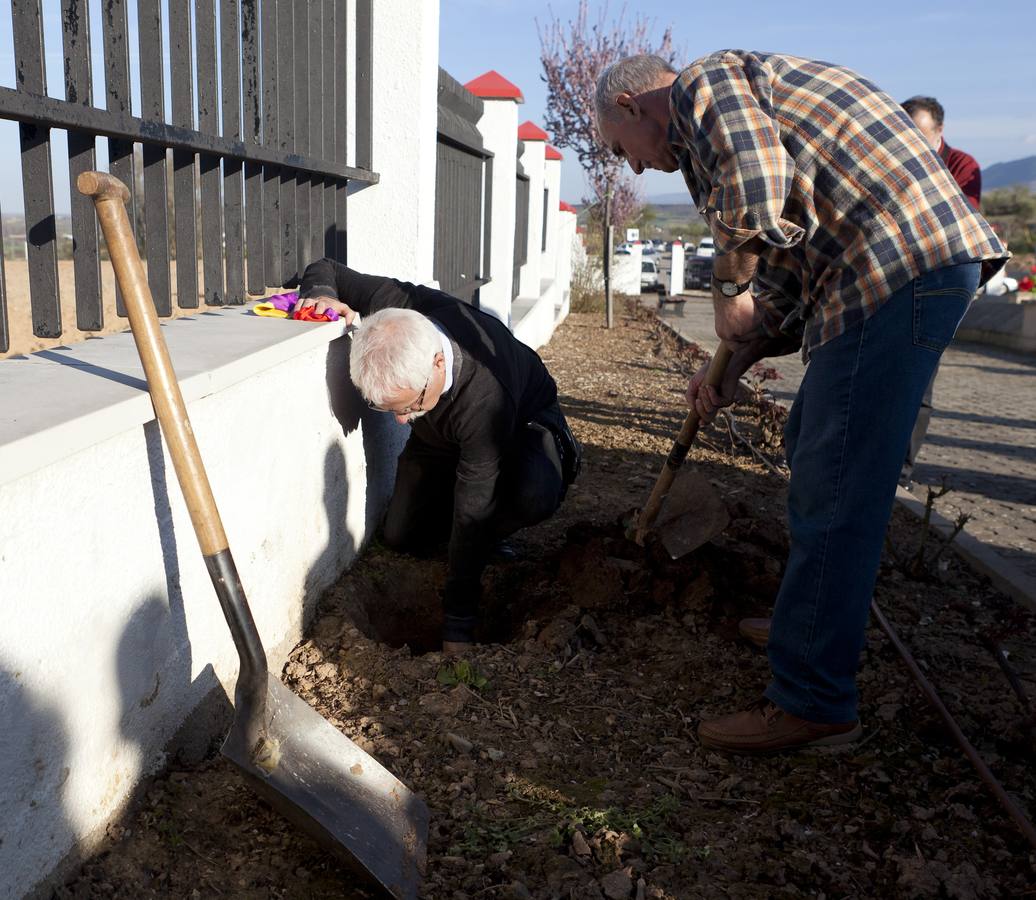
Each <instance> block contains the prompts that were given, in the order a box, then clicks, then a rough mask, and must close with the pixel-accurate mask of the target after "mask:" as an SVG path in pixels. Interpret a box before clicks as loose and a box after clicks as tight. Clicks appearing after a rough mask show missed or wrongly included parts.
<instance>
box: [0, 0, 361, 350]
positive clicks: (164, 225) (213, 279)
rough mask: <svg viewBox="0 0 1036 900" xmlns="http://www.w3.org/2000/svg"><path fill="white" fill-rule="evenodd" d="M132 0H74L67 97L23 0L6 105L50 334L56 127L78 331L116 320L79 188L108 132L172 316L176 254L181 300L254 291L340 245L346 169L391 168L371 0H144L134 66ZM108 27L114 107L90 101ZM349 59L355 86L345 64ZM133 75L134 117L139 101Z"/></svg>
mask: <svg viewBox="0 0 1036 900" xmlns="http://www.w3.org/2000/svg"><path fill="white" fill-rule="evenodd" d="M217 2H218V27H217V8H216V3H217ZM127 6H128V3H127V0H104V2H103V3H102V4H101V21H100V23H96V22H95V23H91V22H90V15H89V7H90V2H89V0H61V34H62V50H63V53H64V58H65V66H64V73H65V84H64V95H65V96H64V99H56V98H52V97H49V96H47V85H46V72H45V66H44V53H45V48H44V27H43V25H44V23H43V12H42V3H41V0H11V3H10V9H11V21H12V26H13V36H14V52H15V70H16V73H17V85H18V86H17V88H4V87H0V119H12V120H15V121H17V122H18V123H19V140H20V144H21V179H22V184H23V194H24V204H25V235H26V254H27V262H28V280H29V297H30V307H31V319H32V332H33V334H34V335H36V336H37V337H41V338H56V337H60V336H61V331H62V326H61V310H60V299H59V290H58V277H57V242H58V235H57V233H56V228H55V221H56V219H55V208H54V179H53V174H54V173H53V172H52V170H51V129H63V130H66V131H67V133H68V172H69V179H70V183H71V185H72V192H71V232H72V240H73V251H72V253H73V271H74V276H75V303H76V322H77V326H78V328H79V329H80V330H83V331H99V330H101V329H102V328H103V304H102V297H101V280H100V274H99V272H100V262H99V260H100V248H99V240H98V232H97V226H96V221H95V217H94V211H93V208H92V205H91V204H90V202H89V201H88V200H87V199H86V198H84V197H81V196H80V195H79V194H78V192H77V191H75V189H74V185H75V181H76V177H77V176H78V175H79V173H80V172H83V171H85V170H88V169H93V168H96V162H97V161H96V149H97V141H98V139H99V138H105V139H107V145H108V146H107V149H108V158H109V167H110V170H111V172H112V174H113V175H115V176H117V177H118V178H120V179H122V180H123V181H124V182H125V183H126V184H127V185H128V186H129V187H130V189H131V192H132V195H133V198H132V203H133V206H134V209H133V210H132V211H131V220H132V221H134V222H135V223H136V224H137V229H138V234H137V239H138V243H141V244H142V246H143V249H144V253H145V256H146V260H147V270H148V282H149V284H150V287H151V292H152V294H153V295H154V298H155V305H156V307H157V309H158V312H159V315H161V316H168V315H170V314H172V312H173V297H174V287H173V284H172V274H171V266H170V261H171V260H172V259H176V258H179V261H180V264H179V265H177V266H176V274H175V277H176V284H175V298H176V305H177V306H178V307H179V308H181V309H194V308H197V307H198V306H199V300H200V298H201V297H203V298H204V303H205V304H206V305H209V306H221V305H224V304H237V303H243V302H244V300H245V295H246V293H253V294H261V293H264V292H265V289H266V288H267V287H277V286H281V285H285V284H287V283H290V282H291V281H292V280H293V279H294V278H296V277H297V276H298V274H299V273H301V271H302V269H303V268H304V266H305V264H306V263H307V262H309V261H310V260H311V259H314V258H317V257H319V256H323V255H329V256H334V257H336V258H339V259H342V260H344V259H345V243H346V235H345V221H346V193H347V189H346V186H347V183H348V182H349V181H361V182H366V183H373V182H376V181H377V180H378V176H377V175H376V174H375V173H374V172H373V171H372V160H371V113H372V102H373V101H372V96H373V95H372V91H371V63H372V49H373V42H372V32H373V0H353V2H351V3H350V2H349V0H309V2H305V0H294V2H293V0H138V2H137V3H136V6H135V9H136V13H137V20H138V28H137V38H138V41H139V47H138V49H139V54H138V56H139V66H138V67H137V69H138V71H137V72H135V73H131V71H130V54H129V42H130V40H131V35H130V30H129V28H128V23H127ZM350 7H354V8H355V19H354V20H351V19H350V15H349V11H350ZM164 10H165V11H167V14H168V22H167V23H163V11H164ZM353 21H354V23H355V24H354V25H353ZM98 24H99V27H100V31H101V44H102V45H103V57H104V58H103V71H104V108H101V107H99V106H97V105H95V100H94V96H93V87H92V75H91V71H92V65H93V60H92V58H91V43H90V30H91V25H94V26H97V25H98ZM167 35H168V38H167ZM350 58H352V59H354V60H355V72H356V77H355V80H354V83H353V84H347V83H346V75H345V73H346V71H347V70H348V68H349V67H348V66H347V61H348V60H349V59H350ZM166 60H168V66H169V81H170V84H169V92H168V93H169V98H170V100H171V104H170V107H171V114H170V115H167V114H166V85H165V61H166ZM132 75H135V76H136V78H137V79H139V85H140V115H139V116H134V115H133V114H132V107H131V76H132ZM350 119H351V120H352V121H353V123H354V127H355V141H354V151H353V154H352V159H351V160H349V159H348V143H349V141H348V133H349V127H348V123H349V121H350ZM134 148H142V153H141V149H138V150H137V152H136V153H135V152H134ZM138 167H139V169H140V171H138ZM170 178H171V191H170V183H169V181H170ZM170 220H171V221H172V225H170ZM188 248H190V249H188ZM199 248H200V250H199ZM199 257H200V261H201V266H200V268H201V275H200V279H199V272H198V268H199V266H198V259H199ZM187 259H189V260H190V261H191V264H190V265H184V264H183V263H184V262H185V261H186V260H187ZM3 275H4V273H3V269H2V267H0V352H5V351H6V350H7V349H8V338H9V328H8V324H9V321H8V304H7V292H6V284H5V280H4V277H3ZM199 280H200V282H201V284H200V285H199ZM199 287H201V290H199ZM118 311H119V314H120V315H121V314H122V313H123V310H122V308H121V304H120V305H119V309H118Z"/></svg>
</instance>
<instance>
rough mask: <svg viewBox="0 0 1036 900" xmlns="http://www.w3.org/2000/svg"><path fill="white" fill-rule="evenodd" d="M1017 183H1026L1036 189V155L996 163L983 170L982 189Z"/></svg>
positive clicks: (1011, 185) (989, 189) (1010, 185)
mask: <svg viewBox="0 0 1036 900" xmlns="http://www.w3.org/2000/svg"><path fill="white" fill-rule="evenodd" d="M1016 184H1024V185H1026V186H1028V187H1030V188H1033V189H1034V190H1036V156H1026V157H1025V158H1024V159H1012V160H1011V161H1010V162H1002V163H995V164H993V165H991V166H990V167H989V168H987V169H983V170H982V190H984V191H991V190H994V189H996V188H1002V187H1014V186H1015V185H1016Z"/></svg>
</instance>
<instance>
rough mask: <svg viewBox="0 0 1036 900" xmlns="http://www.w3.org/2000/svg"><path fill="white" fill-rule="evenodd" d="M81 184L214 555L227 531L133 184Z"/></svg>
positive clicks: (194, 518)
mask: <svg viewBox="0 0 1036 900" xmlns="http://www.w3.org/2000/svg"><path fill="white" fill-rule="evenodd" d="M76 186H77V187H78V188H79V191H80V193H82V194H85V195H86V196H88V197H92V198H93V201H94V205H95V207H96V208H97V218H98V219H99V220H100V223H101V231H102V232H103V233H104V240H105V242H106V243H107V244H108V255H109V256H110V257H111V262H112V267H113V268H114V269H115V279H116V281H117V282H118V284H119V287H120V288H121V289H122V295H123V298H124V299H125V302H126V313H127V315H128V316H129V322H130V328H131V329H132V331H133V340H134V341H135V342H136V344H137V352H138V353H139V354H140V361H141V362H142V363H143V365H144V373H145V374H146V375H147V384H148V390H149V391H150V392H151V403H152V405H153V406H154V408H155V415H156V417H157V418H158V422H159V424H160V425H161V426H162V434H163V435H164V436H165V440H166V445H167V446H168V447H169V455H170V456H171V457H172V460H173V467H174V468H175V469H176V477H177V478H178V479H179V481H180V488H181V490H182V491H183V495H184V499H185V500H186V502H187V509H188V511H189V512H190V514H191V522H192V523H193V524H194V531H195V534H197V536H198V543H199V544H200V545H201V552H202V554H203V555H204V556H206V557H210V556H213V555H214V554H216V553H219V552H220V551H222V550H226V549H227V536H226V533H225V532H224V530H223V522H222V520H221V519H220V517H219V510H217V508H216V501H215V499H214V498H213V496H212V488H211V487H210V486H209V479H208V476H207V475H206V474H205V467H204V466H203V465H202V461H201V453H200V452H199V451H198V444H197V442H196V441H195V439H194V432H193V430H192V429H191V421H190V419H189V418H188V417H187V408H186V406H184V402H183V395H182V394H181V393H180V386H179V384H178V383H177V381H176V374H175V373H174V372H173V365H172V362H171V361H170V359H169V351H168V349H167V348H166V344H165V340H164V338H163V337H162V332H161V330H160V328H159V324H158V314H157V313H156V312H155V303H154V300H153V299H152V297H151V289H150V288H149V287H148V283H147V275H146V274H145V273H144V266H143V264H142V263H141V261H140V254H139V253H138V252H137V244H136V241H135V240H134V239H133V229H132V228H131V227H130V221H129V216H127V215H126V202H127V201H128V200H129V197H130V193H129V189H128V188H127V187H126V185H124V184H123V183H122V182H121V181H119V179H118V178H114V177H112V176H111V175H108V174H106V173H104V172H83V173H82V174H81V175H80V176H79V178H78V179H77V180H76Z"/></svg>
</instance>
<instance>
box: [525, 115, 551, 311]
mask: <svg viewBox="0 0 1036 900" xmlns="http://www.w3.org/2000/svg"><path fill="white" fill-rule="evenodd" d="M518 139H519V140H521V141H524V142H525V152H524V153H523V154H522V166H523V167H524V169H525V174H526V175H528V176H529V225H528V231H527V234H528V239H529V244H528V247H529V256H528V260H527V262H526V263H525V265H524V266H522V273H521V280H520V282H519V284H518V296H519V297H539V296H540V279H541V277H542V276H541V271H542V267H541V260H542V259H543V253H542V251H541V249H540V248H541V246H542V242H543V177H544V171H543V164H544V151H545V149H546V146H547V132H545V131H544V130H543V129H542V128H540V127H539V126H538V125H535V124H533V123H532V122H524V123H522V125H520V126H519V128H518Z"/></svg>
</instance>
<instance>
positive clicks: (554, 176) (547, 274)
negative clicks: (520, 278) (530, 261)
mask: <svg viewBox="0 0 1036 900" xmlns="http://www.w3.org/2000/svg"><path fill="white" fill-rule="evenodd" d="M543 186H544V187H545V188H546V189H547V191H548V192H549V193H548V195H547V249H546V250H544V251H543V261H542V263H541V267H542V268H541V272H542V275H541V277H542V278H554V277H556V273H557V258H558V214H559V212H560V210H559V209H558V202H559V201H560V200H561V160H559V159H544V160H543ZM541 215H542V211H541ZM542 227H543V221H542V219H541V220H540V228H541V231H540V243H539V244H537V246H538V247H542V246H543V241H542V238H543V233H542Z"/></svg>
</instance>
